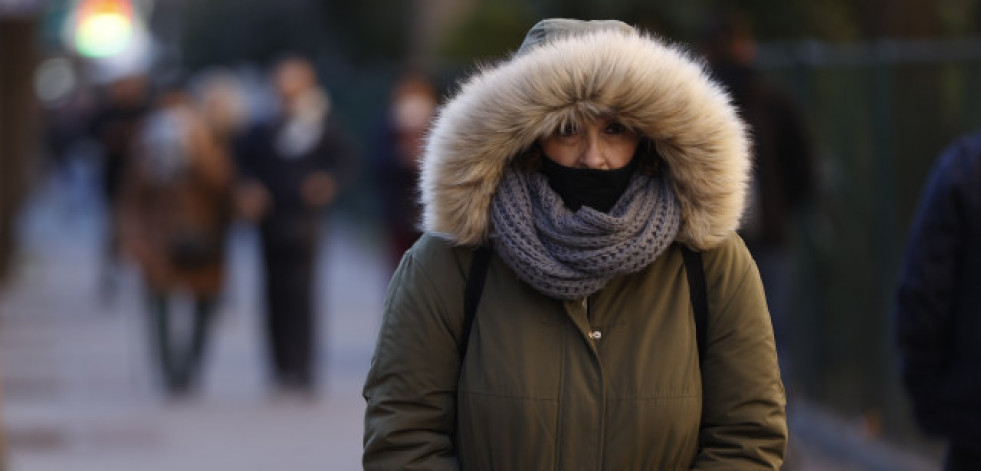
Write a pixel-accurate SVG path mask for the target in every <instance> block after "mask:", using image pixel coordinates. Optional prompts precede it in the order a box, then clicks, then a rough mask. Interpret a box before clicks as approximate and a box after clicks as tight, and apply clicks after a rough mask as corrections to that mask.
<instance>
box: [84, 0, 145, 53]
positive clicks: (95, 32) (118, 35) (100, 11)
mask: <svg viewBox="0 0 981 471" xmlns="http://www.w3.org/2000/svg"><path fill="white" fill-rule="evenodd" d="M137 21H138V19H137V18H136V17H135V16H134V14H133V4H132V3H130V0H82V1H81V3H80V4H79V5H78V10H77V11H76V15H75V25H74V26H75V34H74V42H75V48H76V49H77V50H78V52H79V54H81V55H83V56H86V57H110V56H113V55H115V54H118V53H119V52H121V51H123V50H124V49H125V48H126V46H127V45H129V43H130V41H132V40H133V35H134V30H135V29H136V28H137V27H139V25H137V24H136V22H137Z"/></svg>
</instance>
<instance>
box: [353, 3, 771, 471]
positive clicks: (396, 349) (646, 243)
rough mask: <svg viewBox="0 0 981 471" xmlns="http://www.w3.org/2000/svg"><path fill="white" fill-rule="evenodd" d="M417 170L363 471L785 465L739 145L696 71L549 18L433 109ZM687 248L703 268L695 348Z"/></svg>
mask: <svg viewBox="0 0 981 471" xmlns="http://www.w3.org/2000/svg"><path fill="white" fill-rule="evenodd" d="M422 166H423V170H422V177H421V190H422V202H423V205H424V213H423V224H424V229H425V231H426V234H425V235H423V237H422V238H421V239H420V240H419V242H418V243H417V244H416V245H415V246H414V247H413V248H412V249H411V250H410V251H409V252H408V253H407V254H406V256H405V257H404V259H403V260H402V263H401V265H400V267H399V269H398V270H397V272H396V274H395V276H394V278H393V279H392V283H391V285H390V287H389V292H388V299H387V301H386V305H385V317H384V320H383V324H382V327H381V332H380V334H379V338H378V346H377V350H376V352H375V356H374V359H373V361H372V366H371V371H370V372H369V374H368V378H367V381H366V384H365V390H364V395H365V399H366V400H367V412H366V417H365V428H366V430H365V451H364V467H365V469H427V470H434V469H438V470H442V469H480V470H538V469H558V470H569V469H603V470H607V469H609V470H639V469H651V470H659V471H664V470H682V469H685V470H687V469H727V470H729V469H754V470H755V469H778V468H779V467H780V465H781V463H782V459H783V452H784V448H785V445H786V434H787V430H786V421H785V415H784V392H783V386H782V383H781V381H780V375H779V370H778V367H777V359H776V353H775V349H774V343H773V333H772V329H771V327H770V321H769V317H768V314H767V310H766V303H765V301H764V296H763V290H762V287H761V284H760V279H759V274H758V272H757V271H756V268H755V265H754V264H753V261H752V259H751V258H750V256H749V254H748V252H747V250H746V248H745V245H743V243H742V242H741V241H740V239H739V238H738V236H736V235H735V233H734V230H735V229H736V227H737V225H738V221H739V218H740V214H741V211H742V208H743V202H744V198H745V195H744V193H745V188H746V181H747V173H748V170H749V143H748V141H747V138H746V133H745V129H744V126H743V124H742V123H741V122H740V120H739V119H738V117H737V115H736V112H735V110H734V109H733V108H732V106H730V105H729V102H728V97H727V96H726V95H725V93H724V92H722V91H721V90H720V89H719V88H718V87H717V86H716V85H714V84H713V83H711V82H710V81H709V80H708V79H707V78H706V75H705V73H704V71H703V70H702V68H701V67H700V66H699V65H698V64H696V63H694V62H693V61H692V60H691V59H690V58H688V57H687V56H685V55H684V54H683V53H681V52H679V51H678V50H676V49H673V48H670V47H668V46H665V45H664V44H662V43H660V42H659V41H657V40H655V39H652V38H650V37H647V36H644V35H642V34H639V33H637V32H636V31H634V30H633V29H632V28H630V27H629V26H627V25H625V24H623V23H620V22H616V21H603V22H580V21H575V20H545V21H542V22H540V23H539V24H537V25H536V26H535V27H534V28H532V30H531V31H530V32H529V34H528V36H527V37H526V39H525V42H524V44H523V45H522V46H521V48H520V49H519V51H518V53H517V54H516V56H515V57H514V58H513V59H512V60H510V61H508V62H506V63H504V64H501V65H499V66H497V67H495V68H490V69H487V70H485V71H483V72H481V73H479V74H478V75H477V76H475V77H473V78H471V79H470V80H469V81H468V82H466V83H465V84H464V85H463V87H462V88H461V90H460V91H459V93H458V94H457V95H456V96H455V97H453V98H452V99H451V100H450V101H449V102H448V103H447V104H446V105H445V107H443V108H442V110H441V111H440V113H439V117H438V118H437V121H436V122H435V124H434V128H433V130H432V132H431V135H430V137H429V141H428V147H427V149H426V154H425V156H424V158H423V162H422ZM483 244H486V245H487V246H490V247H491V248H492V251H493V255H492V257H491V259H490V265H489V268H488V270H487V272H486V280H485V282H484V284H483V293H482V301H481V302H480V304H479V306H478V307H477V311H476V318H475V319H474V321H473V324H472V327H471V328H470V329H469V330H468V329H466V328H465V327H464V314H463V311H464V309H463V306H464V291H465V286H466V285H467V282H466V278H467V276H468V272H469V267H470V263H471V258H472V254H473V253H474V250H473V248H474V247H475V246H480V245H483ZM682 246H688V247H690V248H692V249H695V250H698V251H700V253H701V257H702V263H703V264H702V265H701V266H702V267H704V283H705V287H706V289H707V295H706V299H707V307H708V315H707V322H706V325H705V326H704V328H705V332H706V333H705V340H704V344H700V342H698V341H697V340H696V335H695V332H696V325H695V320H694V317H693V315H692V311H693V308H692V303H691V301H690V300H691V299H692V298H691V297H690V296H689V289H688V282H687V280H688V278H687V275H686V269H685V266H686V265H685V263H684V262H683V255H682ZM467 341H468V342H469V343H468V344H466V347H465V348H461V345H464V343H463V342H467ZM458 349H460V350H463V352H462V353H461V352H460V351H458ZM699 351H703V352H704V356H702V357H701V358H700V357H699V354H698V352H699Z"/></svg>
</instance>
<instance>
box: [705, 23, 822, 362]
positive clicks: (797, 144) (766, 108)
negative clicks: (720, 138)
mask: <svg viewBox="0 0 981 471" xmlns="http://www.w3.org/2000/svg"><path fill="white" fill-rule="evenodd" d="M702 34H703V37H702V41H701V49H702V52H703V53H704V54H705V57H706V59H707V60H708V63H709V67H710V70H711V72H712V76H713V77H714V78H716V79H717V80H719V82H721V83H722V84H723V86H725V87H726V89H727V90H728V91H729V92H730V93H731V94H732V100H733V103H734V104H735V105H736V107H737V108H738V109H739V114H740V116H741V117H742V118H743V119H745V120H746V122H747V124H748V125H749V127H750V130H751V133H752V136H753V175H752V177H753V178H752V180H751V182H750V194H749V204H748V207H747V210H746V214H745V216H744V218H743V221H742V227H741V228H740V230H739V235H741V236H742V237H743V239H744V240H745V241H746V246H747V247H749V250H750V252H751V253H752V254H753V258H754V259H755V260H756V263H757V265H758V266H759V269H760V275H761V276H762V277H763V285H764V286H765V287H766V300H767V305H768V306H769V307H770V313H771V314H772V316H773V327H774V330H775V331H776V335H777V346H778V347H781V346H782V345H781V344H782V343H783V342H785V341H787V338H786V335H787V333H788V332H787V324H788V323H789V319H788V317H789V314H788V312H787V311H788V309H790V306H789V305H788V303H789V301H790V299H791V297H792V296H793V289H794V286H793V285H794V281H793V279H794V276H793V275H794V273H793V266H792V265H791V257H790V255H791V254H790V248H791V245H790V244H791V242H792V228H793V220H794V218H795V216H796V215H798V214H800V212H801V211H802V210H803V209H804V208H805V207H806V205H807V203H808V202H809V200H810V199H811V198H812V196H813V194H814V190H815V186H816V185H815V181H816V175H815V170H814V157H813V150H812V145H811V139H810V136H809V133H808V131H807V125H806V122H805V120H804V115H803V113H802V112H801V110H800V108H799V107H798V106H797V104H796V103H795V102H794V101H793V100H792V99H791V97H790V96H789V95H787V94H786V93H784V92H783V90H781V89H780V88H777V87H775V86H774V85H773V84H772V83H769V81H767V80H766V79H765V78H764V77H763V76H762V74H760V72H759V70H758V69H757V68H756V66H755V61H756V41H755V39H754V38H753V35H752V31H751V30H750V28H749V26H748V25H746V24H745V23H743V22H742V21H741V19H740V18H738V17H736V16H734V15H730V14H722V15H720V16H718V17H716V18H714V19H713V20H712V21H709V22H708V23H707V24H706V26H705V29H704V31H703V32H702Z"/></svg>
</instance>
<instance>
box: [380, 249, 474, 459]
mask: <svg viewBox="0 0 981 471" xmlns="http://www.w3.org/2000/svg"><path fill="white" fill-rule="evenodd" d="M419 245H420V244H417V245H416V247H415V248H414V249H413V250H412V251H410V252H409V253H408V255H406V256H405V257H404V258H403V260H402V263H401V264H400V265H399V268H398V269H397V271H396V273H395V275H394V276H393V278H392V282H391V284H390V286H389V289H388V294H387V298H386V301H385V311H384V316H383V320H382V325H381V330H380V332H379V335H378V343H377V346H376V349H375V354H374V356H373V358H372V361H371V369H370V371H369V372H368V377H367V380H366V382H365V386H364V393H363V394H364V398H365V400H366V402H367V409H366V412H365V432H364V455H363V465H364V469H365V470H395V469H398V470H434V471H442V470H457V469H459V462H458V460H457V456H456V451H455V449H454V445H453V435H454V430H455V427H456V388H457V378H458V375H459V364H460V360H459V355H458V352H457V337H458V336H459V335H460V332H461V330H462V305H461V306H460V309H459V310H458V311H461V312H456V311H453V312H451V310H449V309H447V308H446V306H455V304H452V301H453V300H455V298H456V297H455V296H453V295H452V294H451V293H453V292H455V291H460V292H462V281H460V282H459V284H460V287H459V289H455V288H456V284H457V282H455V280H453V281H447V279H452V278H453V277H452V276H448V274H446V273H431V272H429V271H428V270H427V269H426V268H425V267H424V266H423V263H420V260H419V259H420V258H424V255H426V254H425V253H423V254H420V253H419V252H420V250H417V249H419ZM429 253H431V252H429ZM417 257H418V258H417ZM440 266H442V265H440ZM450 266H452V265H450ZM457 278H459V276H458V277H457ZM444 285H448V286H444ZM438 287H441V288H443V289H438ZM448 293H449V294H448ZM444 296H445V298H444ZM460 300H461V302H462V298H460ZM452 314H456V315H455V316H452ZM448 316H452V317H448ZM451 318H452V319H453V320H452V321H448V320H447V319H451ZM457 318H459V319H457Z"/></svg>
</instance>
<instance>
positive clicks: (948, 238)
mask: <svg viewBox="0 0 981 471" xmlns="http://www.w3.org/2000/svg"><path fill="white" fill-rule="evenodd" d="M897 329H898V332H897V333H898V340H899V348H900V351H901V353H902V361H903V362H902V377H903V382H904V384H905V386H906V388H907V390H908V392H909V394H910V397H911V399H912V400H913V407H914V412H915V415H916V419H917V421H918V423H919V424H920V426H921V427H922V428H923V429H924V431H926V432H928V433H930V434H935V435H940V436H944V437H947V438H949V439H950V440H951V441H952V442H954V443H956V444H959V445H961V446H967V447H970V448H973V449H978V450H981V401H979V398H981V340H979V337H981V134H977V135H974V136H971V137H967V138H964V139H961V140H959V141H958V142H957V143H955V144H954V145H952V146H951V147H950V148H948V149H947V150H945V151H944V152H943V154H942V155H941V156H940V158H939V159H938V161H937V163H936V164H935V167H934V168H933V171H932V172H931V175H930V178H929V180H928V181H927V185H926V189H925V191H924V193H923V196H922V198H921V201H920V206H919V209H918V212H917V216H916V219H915V221H914V223H913V227H912V229H911V231H910V237H909V244H908V248H907V251H906V257H905V261H904V265H903V270H902V274H901V278H900V284H899V290H898V298H897Z"/></svg>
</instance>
